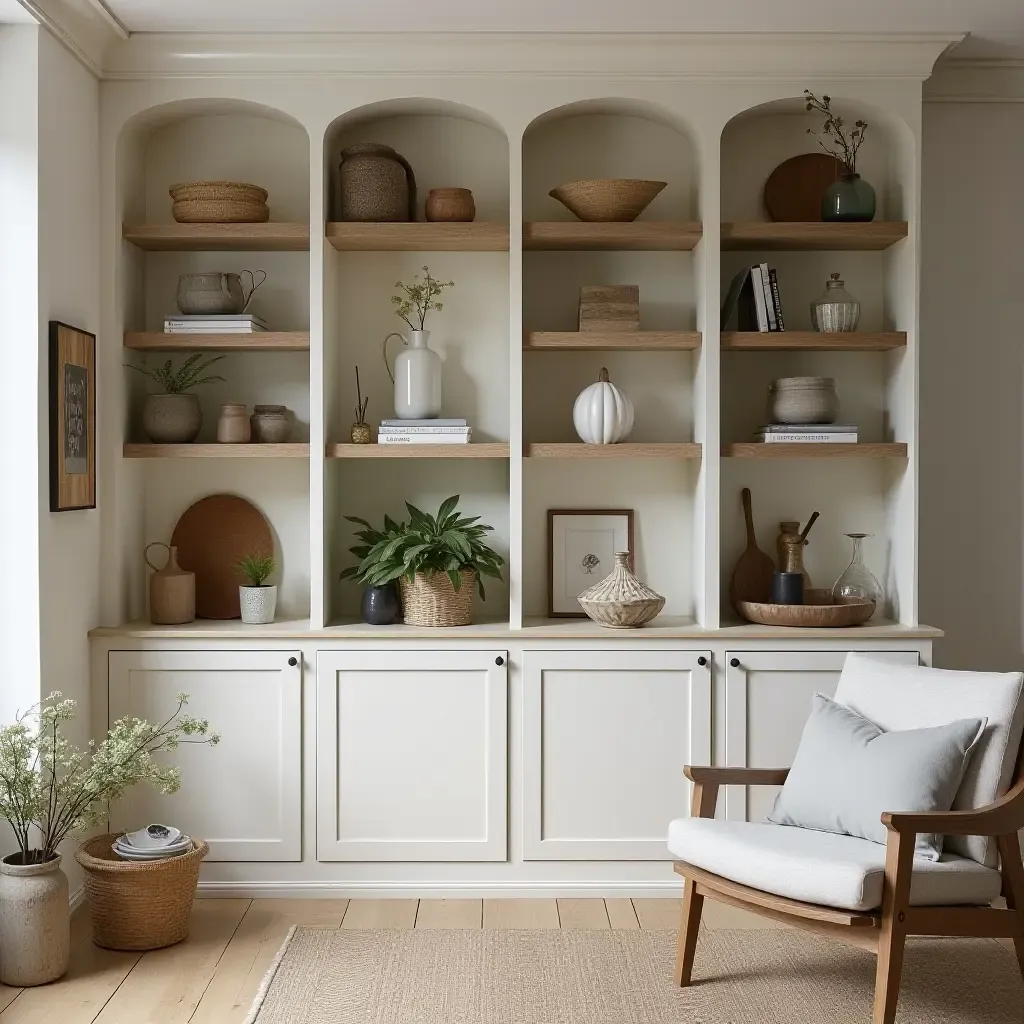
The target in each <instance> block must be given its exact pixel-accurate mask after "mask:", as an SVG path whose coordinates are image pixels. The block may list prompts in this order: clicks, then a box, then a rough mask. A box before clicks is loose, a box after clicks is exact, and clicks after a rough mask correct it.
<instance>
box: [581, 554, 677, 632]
mask: <svg viewBox="0 0 1024 1024" xmlns="http://www.w3.org/2000/svg"><path fill="white" fill-rule="evenodd" d="M576 600H577V601H579V603H580V606H581V607H582V608H583V610H584V611H585V612H586V613H587V615H589V616H590V617H591V618H592V619H593V620H594V621H595V622H596V623H597V624H598V625H599V626H609V627H610V628H612V629H635V628H636V627H637V626H643V625H645V624H646V623H648V622H650V621H651V619H653V618H654V617H655V616H656V615H657V614H658V613H659V612H660V611H661V609H662V608H664V607H665V598H663V597H662V596H661V595H660V594H656V593H655V592H654V591H653V590H651V588H650V587H649V586H647V584H645V583H642V582H641V581H640V580H638V579H637V578H636V576H634V575H633V574H632V573H631V572H630V571H629V554H628V553H627V552H625V551H616V552H615V568H614V569H612V571H611V574H610V575H608V576H606V577H605V578H604V579H603V580H601V582H600V583H597V584H595V585H594V586H592V587H591V588H590V589H589V590H584V591H583V593H582V594H580V596H579V597H578V598H577V599H576Z"/></svg>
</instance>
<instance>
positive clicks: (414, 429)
mask: <svg viewBox="0 0 1024 1024" xmlns="http://www.w3.org/2000/svg"><path fill="white" fill-rule="evenodd" d="M471 434H472V430H471V429H470V427H469V426H468V425H467V424H466V421H465V420H381V423H380V428H379V429H378V431H377V443H378V444H469V438H470V435H471Z"/></svg>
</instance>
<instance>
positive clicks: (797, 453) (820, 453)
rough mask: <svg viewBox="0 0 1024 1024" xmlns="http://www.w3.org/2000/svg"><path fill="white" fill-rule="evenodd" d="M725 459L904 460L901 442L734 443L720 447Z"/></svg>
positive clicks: (904, 455) (905, 454)
mask: <svg viewBox="0 0 1024 1024" xmlns="http://www.w3.org/2000/svg"><path fill="white" fill-rule="evenodd" d="M722 456H723V458H726V459H905V458H906V457H907V446H906V445H905V444H903V443H901V442H889V443H879V444H870V443H865V442H861V443H859V444H761V443H758V442H750V443H745V442H741V443H734V444H726V445H723V446H722Z"/></svg>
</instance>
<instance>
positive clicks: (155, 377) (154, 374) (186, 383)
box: [125, 352, 224, 395]
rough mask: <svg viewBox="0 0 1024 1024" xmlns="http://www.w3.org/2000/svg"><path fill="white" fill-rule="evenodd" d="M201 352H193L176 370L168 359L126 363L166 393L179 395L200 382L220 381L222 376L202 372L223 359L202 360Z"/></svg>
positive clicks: (217, 357) (220, 357)
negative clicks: (159, 363)
mask: <svg viewBox="0 0 1024 1024" xmlns="http://www.w3.org/2000/svg"><path fill="white" fill-rule="evenodd" d="M202 358H203V353H202V352H193V353H192V355H190V356H189V357H188V359H186V360H185V362H183V363H182V364H181V366H179V367H178V368H177V369H176V370H175V369H174V368H173V364H172V361H171V360H170V359H168V360H167V362H166V363H164V365H163V366H136V365H135V364H134V363H126V364H125V365H126V366H128V367H129V368H130V369H132V370H135V372H136V373H141V374H142V375H143V376H145V377H149V379H150V380H152V381H156V383H157V384H158V385H159V386H160V387H161V388H162V389H163V392H164V394H166V395H181V394H184V393H185V392H186V391H190V390H191V389H192V388H197V387H199V385H200V384H212V383H214V381H222V380H224V378H223V377H216V376H210V377H204V376H203V374H204V373H205V372H206V371H207V370H208V369H209V368H210V367H211V366H213V364H214V363H216V362H219V361H220V360H221V359H223V358H224V357H223V356H211V357H210V358H209V359H207V360H206V361H205V362H202V361H201V360H202Z"/></svg>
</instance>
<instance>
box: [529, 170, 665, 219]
mask: <svg viewBox="0 0 1024 1024" xmlns="http://www.w3.org/2000/svg"><path fill="white" fill-rule="evenodd" d="M666 184H667V182H664V181H644V180H642V179H640V178H594V179H592V180H590V181H571V182H569V184H567V185H559V186H558V188H553V189H552V190H551V191H550V192H549V193H548V195H549V196H551V198H552V199H557V200H558V201H559V202H560V203H561V204H562V205H563V206H565V207H566V208H567V209H568V210H570V211H571V212H572V213H574V214H575V215H576V216H577V217H579V219H580V220H583V221H605V222H608V221H631V220H636V219H637V217H639V216H640V214H641V213H643V212H644V210H646V209H647V207H648V206H650V204H651V200H653V199H654V197H655V196H656V195H657V194H658V193H659V192H660V191H661V190H662V189H663V188H664V187H665V185H666Z"/></svg>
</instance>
